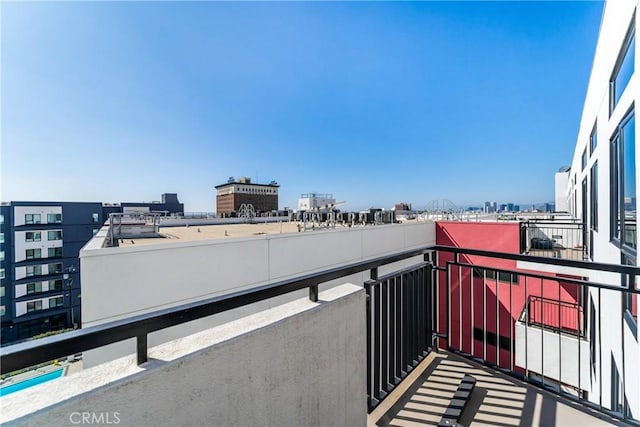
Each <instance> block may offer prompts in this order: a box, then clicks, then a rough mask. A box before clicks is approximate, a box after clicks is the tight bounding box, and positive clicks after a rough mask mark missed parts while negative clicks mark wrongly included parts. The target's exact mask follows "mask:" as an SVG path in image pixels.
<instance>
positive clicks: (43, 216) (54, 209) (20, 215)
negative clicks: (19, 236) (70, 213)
mask: <svg viewBox="0 0 640 427" xmlns="http://www.w3.org/2000/svg"><path fill="white" fill-rule="evenodd" d="M61 213H62V206H15V207H14V208H13V222H14V224H13V225H14V226H15V227H18V226H20V225H25V222H24V216H25V214H40V223H41V224H47V214H61Z"/></svg>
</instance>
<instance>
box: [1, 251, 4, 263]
mask: <svg viewBox="0 0 640 427" xmlns="http://www.w3.org/2000/svg"><path fill="white" fill-rule="evenodd" d="M0 261H4V251H0Z"/></svg>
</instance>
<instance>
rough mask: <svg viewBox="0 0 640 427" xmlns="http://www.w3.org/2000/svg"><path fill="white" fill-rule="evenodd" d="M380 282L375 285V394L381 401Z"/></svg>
mask: <svg viewBox="0 0 640 427" xmlns="http://www.w3.org/2000/svg"><path fill="white" fill-rule="evenodd" d="M380 294H381V292H380V283H378V282H376V283H375V284H374V285H373V324H374V326H373V340H374V341H373V342H374V346H373V369H374V370H373V396H374V397H375V399H376V400H378V401H380V399H381V398H382V396H381V385H380V377H381V372H380V370H381V360H380V356H381V353H382V343H381V341H382V340H381V335H382V331H381V329H382V328H381V327H380V326H381V325H380V323H381V320H382V313H381V301H380V300H381V298H380Z"/></svg>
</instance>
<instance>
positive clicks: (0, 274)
mask: <svg viewBox="0 0 640 427" xmlns="http://www.w3.org/2000/svg"><path fill="white" fill-rule="evenodd" d="M0 279H4V268H0Z"/></svg>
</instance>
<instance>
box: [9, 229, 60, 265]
mask: <svg viewBox="0 0 640 427" xmlns="http://www.w3.org/2000/svg"><path fill="white" fill-rule="evenodd" d="M58 230H60V229H58ZM27 231H30V232H37V233H40V241H39V242H27V241H26V233H27ZM49 231H57V230H55V229H53V230H49V229H47V230H25V231H16V232H15V233H14V239H13V245H14V258H15V260H14V262H20V261H24V260H26V259H27V255H26V250H27V249H38V248H39V249H40V251H41V254H42V258H47V256H48V255H49V251H48V249H49V248H61V247H62V240H48V239H47V233H48V232H49Z"/></svg>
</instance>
